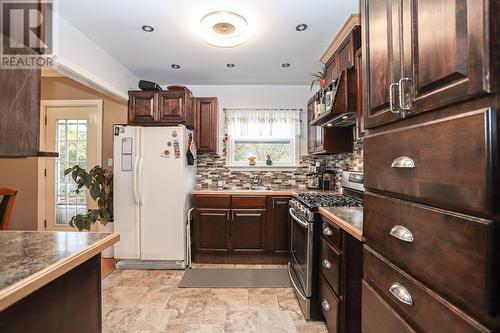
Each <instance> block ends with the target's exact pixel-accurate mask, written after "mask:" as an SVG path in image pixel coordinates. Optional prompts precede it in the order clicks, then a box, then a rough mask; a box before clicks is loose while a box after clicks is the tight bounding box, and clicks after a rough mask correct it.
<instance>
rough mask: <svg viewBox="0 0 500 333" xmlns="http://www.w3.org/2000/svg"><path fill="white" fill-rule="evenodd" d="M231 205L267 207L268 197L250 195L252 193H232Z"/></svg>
mask: <svg viewBox="0 0 500 333" xmlns="http://www.w3.org/2000/svg"><path fill="white" fill-rule="evenodd" d="M231 206H232V207H251V208H264V207H266V197H265V196H250V195H244V196H243V195H242V196H237V195H232V196H231Z"/></svg>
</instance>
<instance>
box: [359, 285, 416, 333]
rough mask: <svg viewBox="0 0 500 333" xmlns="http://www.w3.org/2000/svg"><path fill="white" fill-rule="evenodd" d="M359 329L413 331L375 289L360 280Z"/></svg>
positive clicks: (368, 332) (365, 331) (394, 332)
mask: <svg viewBox="0 0 500 333" xmlns="http://www.w3.org/2000/svg"><path fill="white" fill-rule="evenodd" d="M362 293H363V296H362V299H363V301H362V305H361V329H362V332H363V333H380V332H385V333H415V331H414V330H413V329H412V328H411V327H410V325H408V324H407V323H406V322H405V321H404V320H403V318H401V317H400V316H399V315H398V314H397V312H396V311H394V310H393V309H392V308H391V307H390V306H389V305H388V304H387V303H386V302H385V301H384V300H383V299H382V297H380V296H379V295H378V294H377V292H376V291H375V290H373V289H372V288H371V287H370V286H369V285H368V284H367V283H366V282H365V281H363V282H362Z"/></svg>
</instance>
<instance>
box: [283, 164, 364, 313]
mask: <svg viewBox="0 0 500 333" xmlns="http://www.w3.org/2000/svg"><path fill="white" fill-rule="evenodd" d="M363 192H364V187H363V174H362V173H360V172H345V171H344V172H343V174H342V193H336V192H303V193H296V194H294V196H293V199H292V200H290V209H289V214H290V217H291V219H292V228H291V247H292V248H291V254H290V261H289V263H288V274H289V275H290V280H291V281H292V284H293V287H294V289H295V294H296V295H297V299H298V300H299V303H300V306H301V308H302V312H303V313H304V317H305V318H306V319H312V320H315V319H319V316H320V315H319V309H318V307H317V305H318V304H317V303H318V302H317V299H316V289H317V286H316V282H317V274H318V267H317V265H316V264H315V263H316V262H317V260H316V258H317V255H318V243H319V234H320V231H321V230H320V229H321V222H320V217H319V213H318V208H319V207H343V206H347V207H362V206H363Z"/></svg>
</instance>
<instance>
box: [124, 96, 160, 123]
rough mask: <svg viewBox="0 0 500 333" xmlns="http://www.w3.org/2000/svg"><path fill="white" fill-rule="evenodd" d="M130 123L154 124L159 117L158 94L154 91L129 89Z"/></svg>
mask: <svg viewBox="0 0 500 333" xmlns="http://www.w3.org/2000/svg"><path fill="white" fill-rule="evenodd" d="M128 94H129V100H128V123H129V124H135V125H138V124H154V123H155V122H156V119H157V111H158V95H157V94H156V93H155V92H154V91H129V93H128Z"/></svg>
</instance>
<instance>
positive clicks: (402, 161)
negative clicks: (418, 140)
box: [391, 156, 415, 169]
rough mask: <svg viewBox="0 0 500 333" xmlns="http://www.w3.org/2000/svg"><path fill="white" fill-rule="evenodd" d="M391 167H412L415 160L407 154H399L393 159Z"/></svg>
mask: <svg viewBox="0 0 500 333" xmlns="http://www.w3.org/2000/svg"><path fill="white" fill-rule="evenodd" d="M391 168H398V169H414V168H415V161H413V160H412V159H411V158H409V157H408V156H400V157H398V158H396V159H395V160H394V161H392V163H391Z"/></svg>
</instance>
